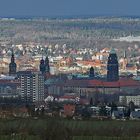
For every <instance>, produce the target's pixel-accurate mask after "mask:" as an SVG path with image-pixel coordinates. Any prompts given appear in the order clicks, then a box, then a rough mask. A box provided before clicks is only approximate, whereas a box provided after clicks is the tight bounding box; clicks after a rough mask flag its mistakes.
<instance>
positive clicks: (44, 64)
mask: <svg viewBox="0 0 140 140" xmlns="http://www.w3.org/2000/svg"><path fill="white" fill-rule="evenodd" d="M39 69H40V72H41V73H42V74H47V73H50V66H49V58H48V57H46V59H45V60H44V59H43V58H42V59H41V61H40V65H39ZM16 73H17V65H16V63H15V57H14V53H13V51H12V55H11V62H10V64H9V75H10V76H13V75H16Z"/></svg>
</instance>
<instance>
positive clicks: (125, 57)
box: [122, 50, 128, 70]
mask: <svg viewBox="0 0 140 140" xmlns="http://www.w3.org/2000/svg"><path fill="white" fill-rule="evenodd" d="M127 63H128V61H127V56H126V50H124V54H123V66H122V68H123V70H126V65H127Z"/></svg>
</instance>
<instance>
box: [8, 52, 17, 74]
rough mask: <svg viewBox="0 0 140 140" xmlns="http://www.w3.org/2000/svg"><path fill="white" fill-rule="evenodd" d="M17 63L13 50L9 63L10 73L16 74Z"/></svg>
mask: <svg viewBox="0 0 140 140" xmlns="http://www.w3.org/2000/svg"><path fill="white" fill-rule="evenodd" d="M16 68H17V65H16V63H15V57H14V51H13V50H12V55H11V62H10V64H9V75H14V74H16Z"/></svg>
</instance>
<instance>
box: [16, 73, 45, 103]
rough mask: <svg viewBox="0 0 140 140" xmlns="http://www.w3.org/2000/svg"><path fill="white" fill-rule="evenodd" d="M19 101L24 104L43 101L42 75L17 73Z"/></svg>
mask: <svg viewBox="0 0 140 140" xmlns="http://www.w3.org/2000/svg"><path fill="white" fill-rule="evenodd" d="M17 76H18V78H19V80H20V87H21V99H22V101H24V102H26V103H31V102H40V101H43V100H44V75H43V74H42V73H40V72H32V71H19V72H18V73H17Z"/></svg>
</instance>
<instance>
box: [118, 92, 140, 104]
mask: <svg viewBox="0 0 140 140" xmlns="http://www.w3.org/2000/svg"><path fill="white" fill-rule="evenodd" d="M119 102H120V103H122V104H124V105H129V103H130V102H133V103H134V104H135V105H136V106H140V95H137V96H119Z"/></svg>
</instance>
